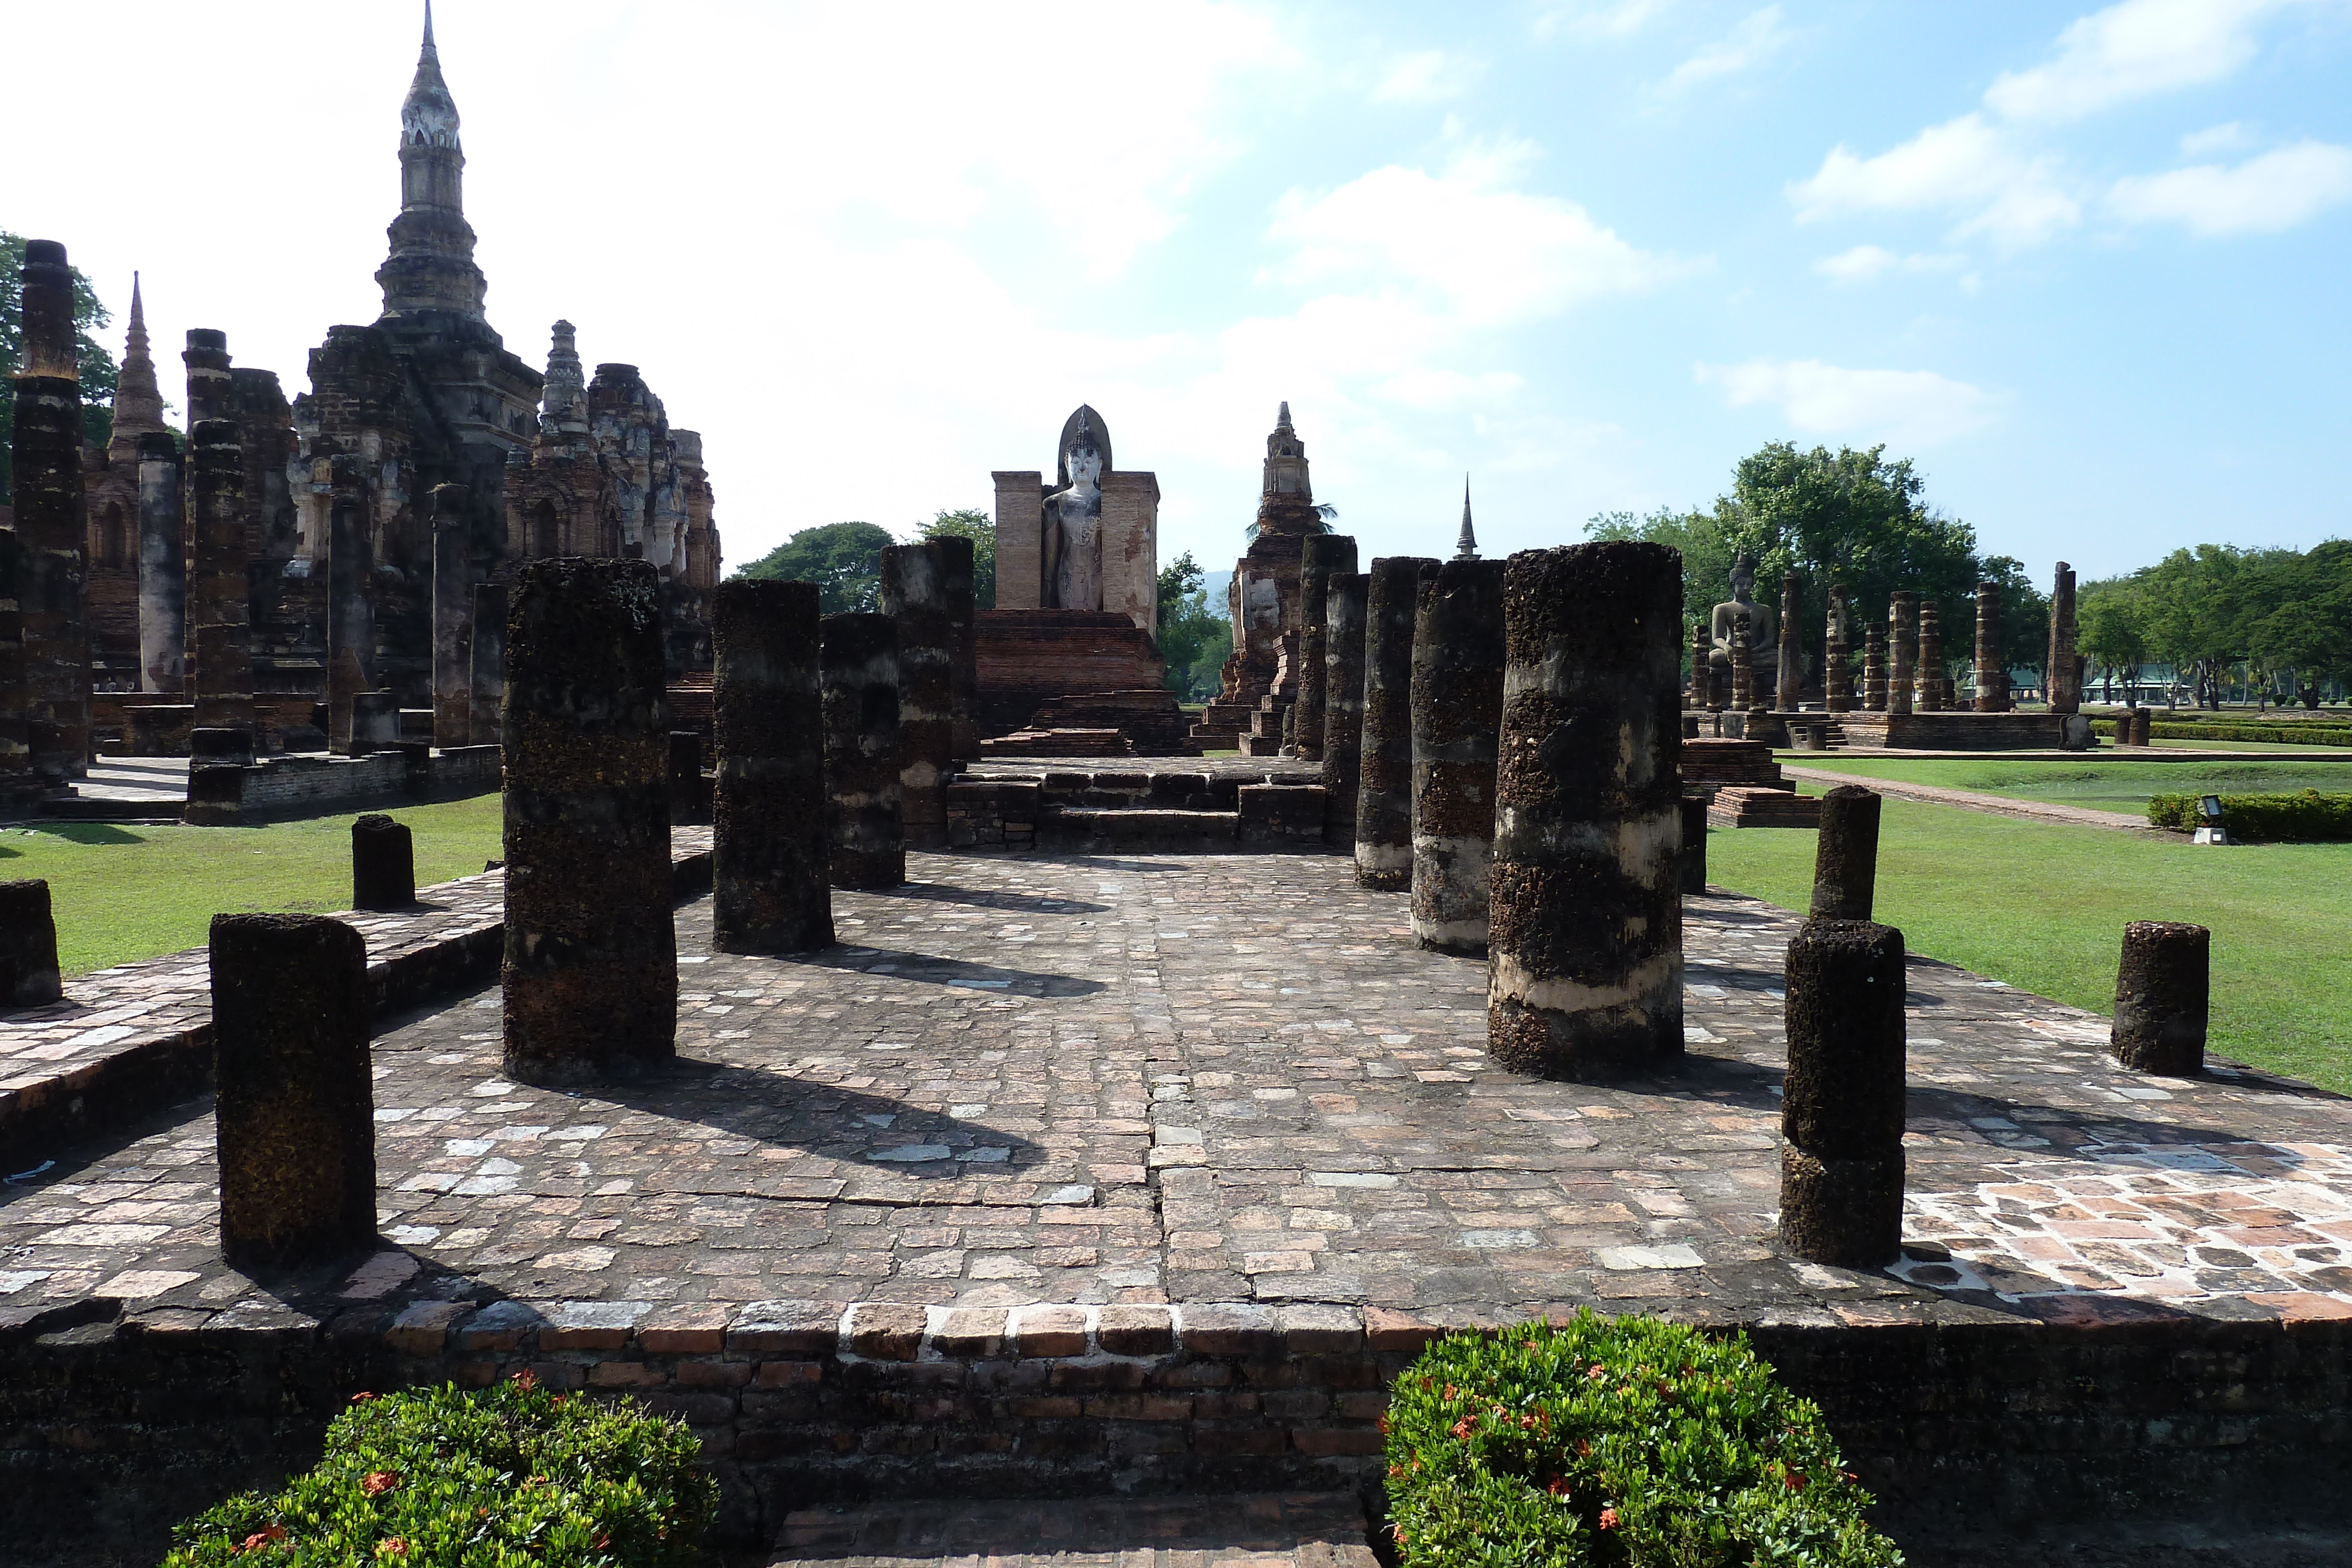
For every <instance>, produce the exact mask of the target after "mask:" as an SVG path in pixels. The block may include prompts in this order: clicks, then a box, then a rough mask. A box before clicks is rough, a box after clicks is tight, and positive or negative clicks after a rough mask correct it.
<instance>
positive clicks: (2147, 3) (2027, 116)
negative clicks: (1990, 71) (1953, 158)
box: [1985, 0, 2285, 123]
mask: <svg viewBox="0 0 2352 1568" xmlns="http://www.w3.org/2000/svg"><path fill="white" fill-rule="evenodd" d="M2284 3H2285V0H2123V4H2121V5H2110V6H2108V7H2107V8H2106V9H2105V10H2104V11H2099V12H2095V13H2094V14H2093V15H2091V16H2084V17H2081V18H2079V19H2077V20H2076V21H2074V22H2073V23H2070V24H2069V25H2068V26H2067V27H2066V30H2065V31H2063V32H2062V33H2060V34H2059V35H2058V54H2057V57H2056V58H2054V59H2053V60H2050V61H2049V62H2047V63H2046V64H2043V65H2039V66H2035V67H2033V68H2032V69H2030V70H2023V71H2005V72H2003V73H2002V74H2001V75H2000V78H1998V79H1996V80H1995V81H1994V82H1993V84H1992V86H1991V87H1990V88H1988V89H1986V90H1985V102H1986V104H1988V105H1989V106H1990V107H1991V108H1992V109H1993V110H1996V111H1998V112H1999V113H2000V114H2003V115H2005V116H2007V117H2008V118H2009V119H2011V120H2032V121H2040V122H2044V123H2052V122H2063V121H2066V120H2080V119H2082V118H2083V117H2084V115H2087V114H2092V113H2095V112H2096V111H2097V110H2102V109H2106V108H2109V107H2111V106H2112V105H2115V104H2118V103H2123V102H2126V101H2128V100H2130V99H2136V98H2145V97H2147V96H2148V95H2150V94H2152V93H2158V92H2166V91H2169V90H2171V89H2175V88H2183V87H2193V86H2195V85H2197V84H2198V83H2200V82H2209V81H2218V80H2220V79H2221V78H2223V77H2226V76H2228V75H2230V74H2231V72H2232V71H2235V70H2236V69H2238V68H2239V67H2241V66H2242V65H2244V64H2245V63H2246V62H2247V61H2248V60H2250V59H2252V58H2253V56H2254V38H2253V29H2254V24H2255V23H2256V22H2257V21H2259V20H2260V19H2261V18H2262V17H2263V16H2264V15H2265V14H2266V13H2269V12H2272V11H2275V10H2278V9H2279V8H2280V6H2281V5H2283V4H2284Z"/></svg>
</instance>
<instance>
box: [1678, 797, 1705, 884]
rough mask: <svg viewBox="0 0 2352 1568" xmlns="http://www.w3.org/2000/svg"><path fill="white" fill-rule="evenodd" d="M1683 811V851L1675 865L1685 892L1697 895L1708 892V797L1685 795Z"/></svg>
mask: <svg viewBox="0 0 2352 1568" xmlns="http://www.w3.org/2000/svg"><path fill="white" fill-rule="evenodd" d="M1682 812H1683V852H1682V858H1681V859H1680V860H1679V861H1677V862H1675V865H1676V867H1677V868H1678V871H1679V873H1680V880H1681V883H1682V891H1683V893H1684V894H1685V895H1686V896H1689V895H1696V894H1704V893H1706V796H1704V795H1685V796H1684V797H1683V799H1682Z"/></svg>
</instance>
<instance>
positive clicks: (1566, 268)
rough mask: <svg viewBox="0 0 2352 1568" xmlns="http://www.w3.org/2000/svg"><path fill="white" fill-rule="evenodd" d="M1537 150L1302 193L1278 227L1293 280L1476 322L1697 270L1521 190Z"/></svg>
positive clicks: (1524, 317)
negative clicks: (1523, 171) (1520, 173)
mask: <svg viewBox="0 0 2352 1568" xmlns="http://www.w3.org/2000/svg"><path fill="white" fill-rule="evenodd" d="M1528 151H1529V150H1528V149H1527V148H1525V147H1524V146H1508V147H1504V148H1501V149H1496V150H1474V151H1473V152H1469V153H1466V154H1465V155H1464V156H1463V157H1461V158H1459V159H1457V160H1456V162H1454V165H1453V167H1451V168H1450V169H1448V170H1447V171H1446V172H1444V173H1443V174H1431V173H1429V172H1426V171H1423V170H1420V169H1407V168H1403V167H1402V166H1400V165H1397V164H1390V165H1388V166H1387V167H1385V168H1381V169H1375V170H1373V171H1372V172H1370V173H1368V174H1364V175H1361V176H1359V177H1358V178H1357V179H1355V180H1352V181H1350V182H1349V183H1347V184H1345V185H1342V186H1340V187H1339V189H1338V190H1336V191H1332V192H1329V193H1326V194H1324V195H1320V196H1313V197H1310V196H1308V195H1307V194H1306V193H1303V192H1298V191H1293V192H1291V193H1289V194H1288V195H1286V196H1285V197H1284V198H1283V200H1282V203H1281V206H1280V208H1279V211H1278V213H1277V214H1276V218H1275V221H1274V224H1273V225H1272V227H1271V229H1270V230H1269V234H1270V235H1271V237H1273V238H1274V239H1276V240H1278V241H1283V242H1286V243H1287V244H1288V245H1290V246H1292V251H1291V254H1290V256H1289V257H1288V258H1287V259H1286V261H1285V262H1283V263H1282V264H1281V265H1280V266H1278V267H1276V268H1273V269H1272V272H1271V275H1272V276H1274V277H1279V278H1281V279H1282V280H1284V281H1286V282H1291V283H1297V284H1308V285H1331V286H1334V287H1344V288H1352V289H1357V290H1364V289H1369V290H1370V291H1372V292H1373V293H1375V294H1381V293H1390V292H1394V291H1398V290H1402V291H1405V292H1408V293H1410V294H1411V295H1412V297H1413V298H1416V299H1419V300H1421V301H1423V302H1424V303H1425V305H1426V306H1427V308H1431V309H1433V310H1434V311H1436V312H1438V313H1441V314H1443V315H1445V316H1448V317H1452V318H1454V319H1459V320H1461V321H1464V322H1465V323H1471V324H1479V325H1493V324H1499V323H1503V322H1511V321H1528V320H1535V319H1540V318H1542V317H1545V316H1549V315H1551V314H1554V313H1555V312H1558V311H1559V310H1563V309H1566V308H1568V307H1570V306H1571V305H1575V304H1578V303H1580V302H1581V301H1583V300H1587V299H1592V298H1599V297H1601V296H1603V295H1612V294H1632V293H1638V292H1640V291H1642V290H1643V289H1646V288H1649V287H1653V286H1654V285H1655V284H1657V283H1659V282H1661V281H1664V279H1666V278H1669V277H1676V276H1679V275H1681V274H1683V273H1685V272H1687V271H1688V270H1690V264H1689V263H1686V262H1682V261H1678V260H1675V259H1674V258H1672V257H1667V256H1655V255H1653V254H1651V253H1649V252H1646V251H1643V250H1640V249H1637V248H1635V247H1634V246H1632V245H1629V244H1627V243H1626V242H1625V241H1624V240H1622V239H1621V238H1619V237H1618V235H1617V234H1616V232H1615V231H1614V230H1612V229H1609V228H1604V227H1602V226H1601V225H1599V224H1597V223H1595V222H1593V220H1592V218H1591V215H1590V214H1587V213H1586V212H1585V210H1584V209H1583V208H1582V207H1580V206H1579V205H1577V204H1575V203H1573V202H1570V201H1565V200H1562V199H1561V198H1559V197H1558V196H1548V195H1536V194H1530V193H1527V192H1524V191H1519V190H1516V189H1513V188H1511V187H1510V184H1509V179H1510V176H1511V175H1512V173H1513V172H1516V170H1517V168H1518V166H1520V165H1521V164H1523V163H1524V162H1526V160H1527V156H1528Z"/></svg>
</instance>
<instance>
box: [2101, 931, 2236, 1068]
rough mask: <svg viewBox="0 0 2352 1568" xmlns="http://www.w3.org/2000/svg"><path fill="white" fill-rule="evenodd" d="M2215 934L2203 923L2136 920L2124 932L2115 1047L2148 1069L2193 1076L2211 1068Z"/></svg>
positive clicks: (2127, 1061) (2119, 1055) (2129, 1062)
mask: <svg viewBox="0 0 2352 1568" xmlns="http://www.w3.org/2000/svg"><path fill="white" fill-rule="evenodd" d="M2212 961H2213V934H2212V933H2211V932H2210V931H2209V930H2207V929H2206V928H2205V927H2204V926H2202V925H2185V924H2182V923H2180V922H2177V921H2170V920H2135V921H2133V922H2132V923H2131V924H2130V925H2126V926H2125V927H2124V956H2123V963H2122V965H2121V966H2120V967H2118V968H2117V969H2116V1021H2115V1028H2114V1030H2113V1031H2112V1032H2111V1033H2110V1034H2109V1035H2108V1037H2107V1039H2108V1045H2109V1048H2110V1049H2111V1050H2113V1051H2114V1052H2115V1057H2116V1061H2118V1062H2120V1063H2122V1064H2123V1065H2124V1066H2126V1067H2128V1068H2132V1069H2134V1070H2135V1071H2140V1072H2161V1073H2164V1074H2167V1075H2168V1076H2171V1077H2188V1076H2189V1075H2190V1074H2193V1073H2196V1072H2199V1071H2203V1069H2204V1066H2205V1026H2206V1020H2207V1012H2208V1009H2209V1007H2210V998H2211V995H2212V983H2213V981H2212Z"/></svg>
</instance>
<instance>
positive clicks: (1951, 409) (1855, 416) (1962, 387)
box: [1694, 360, 2000, 448]
mask: <svg viewBox="0 0 2352 1568" xmlns="http://www.w3.org/2000/svg"><path fill="white" fill-rule="evenodd" d="M1694 374H1695V378H1696V380H1697V382H1698V383H1699V384H1700V385H1702V386H1718V387H1721V388H1722V389H1723V396H1724V402H1727V403H1728V404H1729V405H1730V406H1731V407H1733V408H1746V407H1748V405H1750V404H1752V403H1759V402H1764V403H1772V404H1775V405H1777V406H1778V407H1779V409H1780V416H1781V417H1782V418H1783V419H1786V420H1787V421H1788V422H1789V423H1790V425H1791V426H1793V427H1794V428H1796V429H1798V430H1801V431H1802V432H1804V433H1805V434H1809V435H1839V436H1848V437H1853V436H1880V437H1884V438H1885V439H1886V440H1887V441H1889V442H1891V443H1893V444H1895V445H1897V446H1902V447H1915V448H1916V447H1921V446H1931V445H1934V444H1937V442H1942V441H1948V440H1951V439H1952V438H1954V437H1956V436H1960V435H1965V434H1968V433H1969V432H1970V431H1972V430H1977V429H1979V428H1980V427H1982V426H1983V425H1985V424H1986V423H1990V421H1991V420H1992V418H1993V417H1994V415H1995V414H1996V413H1998V412H1999V406H2000V399H1999V398H1997V397H1995V396H1994V395H1993V394H1991V393H1990V392H1985V391H1984V390H1982V389H1981V388H1979V387H1974V386H1970V385H1969V383H1968V382H1956V381H1952V380H1950V379H1948V378H1947V377H1944V376H1939V375H1937V374H1936V373H1935V372H1934V371H1857V370H1848V369H1846V368H1844V367H1843V366H1841V365H1828V364H1823V363H1822V361H1819V360H1749V361H1747V362H1745V363H1744V364H1737V365H1708V364H1701V365H1698V366H1697V367H1696V370H1695V371H1694Z"/></svg>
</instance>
